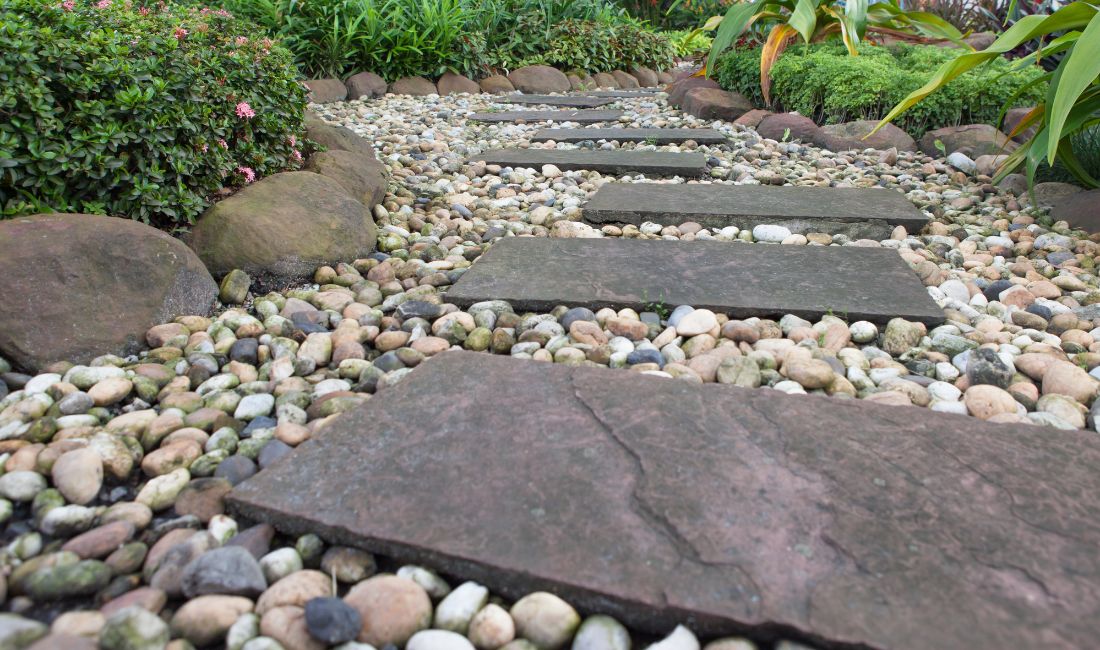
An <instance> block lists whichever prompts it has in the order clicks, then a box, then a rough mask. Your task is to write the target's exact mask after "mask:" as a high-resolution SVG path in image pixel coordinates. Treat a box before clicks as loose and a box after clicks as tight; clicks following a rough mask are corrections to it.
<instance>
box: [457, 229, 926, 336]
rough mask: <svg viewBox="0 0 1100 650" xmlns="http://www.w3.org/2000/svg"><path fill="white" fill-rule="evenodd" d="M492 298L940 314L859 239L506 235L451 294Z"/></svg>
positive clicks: (737, 313)
mask: <svg viewBox="0 0 1100 650" xmlns="http://www.w3.org/2000/svg"><path fill="white" fill-rule="evenodd" d="M493 299H500V300H507V301H509V302H510V303H512V306H513V308H515V309H516V311H528V310H531V311H549V310H551V309H553V308H554V307H555V306H557V305H568V306H570V307H588V308H589V309H592V310H597V309H600V308H603V307H612V308H615V309H621V308H623V307H630V308H633V309H635V310H638V311H642V310H645V309H649V308H651V305H652V303H655V302H661V303H664V304H665V305H667V306H669V307H676V306H679V305H692V306H694V307H706V308H708V309H713V310H714V311H718V312H723V313H726V314H729V315H730V316H731V317H732V318H747V317H749V316H780V315H783V314H795V315H797V316H800V317H802V318H811V319H816V318H819V317H821V316H822V315H824V314H828V313H832V314H836V315H838V316H841V317H847V318H849V319H851V320H853V321H854V320H869V321H874V322H878V323H884V322H886V321H889V320H890V319H891V318H894V317H895V316H900V317H901V318H905V319H907V320H912V321H920V322H923V323H927V324H929V325H936V324H939V323H942V322H943V321H944V314H943V310H941V309H940V308H939V307H937V306H936V303H935V302H933V301H932V299H931V298H930V297H929V296H928V292H927V291H925V288H924V286H923V285H922V284H921V282H920V280H919V279H918V278H917V276H916V274H915V273H913V272H912V271H911V270H910V269H909V266H908V265H907V264H906V263H905V261H904V260H903V259H901V256H899V255H898V253H897V251H895V250H892V249H889V248H863V247H859V246H844V247H841V246H780V245H767V244H745V243H740V244H738V243H732V242H720V241H700V240H695V241H690V242H685V241H654V240H650V239H619V238H615V239H563V238H556V237H555V238H547V237H538V238H536V237H509V238H506V239H501V240H499V241H497V242H496V243H495V244H493V245H492V246H491V247H490V248H489V250H488V252H486V253H485V254H484V255H482V256H481V257H480V258H479V259H478V260H477V261H476V262H474V265H473V266H471V267H470V269H469V270H468V271H466V273H464V274H463V275H462V277H460V278H459V279H458V281H457V282H455V284H454V286H452V287H451V288H450V289H449V290H448V291H447V294H446V300H447V302H452V303H455V304H457V305H460V306H469V305H471V304H473V303H475V302H481V301H483V300H493Z"/></svg>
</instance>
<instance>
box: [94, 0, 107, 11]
mask: <svg viewBox="0 0 1100 650" xmlns="http://www.w3.org/2000/svg"><path fill="white" fill-rule="evenodd" d="M110 6H111V0H99V2H97V3H95V8H96V9H106V8H107V7H110Z"/></svg>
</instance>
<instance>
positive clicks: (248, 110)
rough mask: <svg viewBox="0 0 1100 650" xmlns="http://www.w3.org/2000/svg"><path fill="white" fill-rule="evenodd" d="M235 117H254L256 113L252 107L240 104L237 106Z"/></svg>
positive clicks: (245, 103)
mask: <svg viewBox="0 0 1100 650" xmlns="http://www.w3.org/2000/svg"><path fill="white" fill-rule="evenodd" d="M237 117H239V118H242V119H248V118H250V117H256V111H254V110H252V107H251V106H249V105H248V102H241V103H239V104H237Z"/></svg>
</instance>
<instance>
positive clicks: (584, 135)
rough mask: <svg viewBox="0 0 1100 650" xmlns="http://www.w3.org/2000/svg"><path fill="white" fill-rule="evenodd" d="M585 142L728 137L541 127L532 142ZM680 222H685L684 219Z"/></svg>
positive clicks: (715, 140)
mask: <svg viewBox="0 0 1100 650" xmlns="http://www.w3.org/2000/svg"><path fill="white" fill-rule="evenodd" d="M547 140H553V141H555V142H584V141H585V140H618V141H619V142H652V143H653V144H674V143H678V142H686V141H688V140H694V141H695V142H697V143H699V144H725V143H726V141H727V138H726V136H725V135H723V134H722V133H720V132H718V131H715V130H714V129H639V128H625V129H616V128H610V129H599V128H595V129H540V130H539V131H538V132H537V133H535V135H534V137H532V138H531V141H532V142H546V141H547ZM680 223H683V222H682V221H681V222H680Z"/></svg>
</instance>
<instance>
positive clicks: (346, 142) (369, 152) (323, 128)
mask: <svg viewBox="0 0 1100 650" xmlns="http://www.w3.org/2000/svg"><path fill="white" fill-rule="evenodd" d="M306 138H308V139H310V140H313V141H314V142H316V143H317V144H319V145H321V146H323V147H324V148H326V149H328V150H329V151H331V150H333V149H339V150H340V151H351V152H352V153H357V154H360V155H361V156H363V157H364V158H369V159H372V160H377V156H375V155H374V147H373V146H372V145H371V143H370V140H368V139H366V138H364V137H362V136H359V135H356V134H355V132H354V131H352V130H351V129H349V128H347V127H344V126H337V125H335V124H328V123H326V122H325V121H324V120H322V119H321V118H319V117H317V115H315V114H313V113H311V112H309V111H307V112H306Z"/></svg>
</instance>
